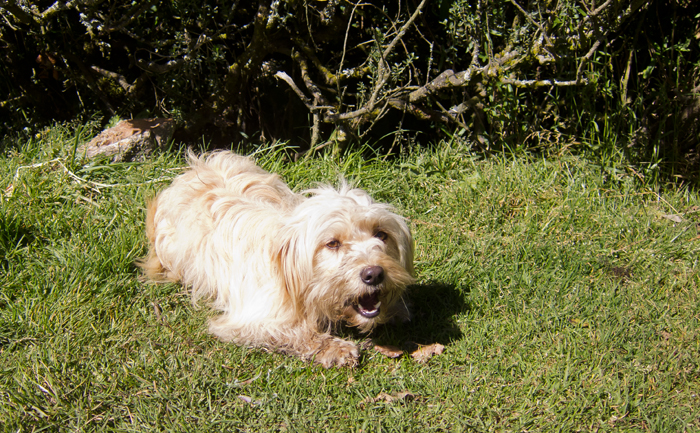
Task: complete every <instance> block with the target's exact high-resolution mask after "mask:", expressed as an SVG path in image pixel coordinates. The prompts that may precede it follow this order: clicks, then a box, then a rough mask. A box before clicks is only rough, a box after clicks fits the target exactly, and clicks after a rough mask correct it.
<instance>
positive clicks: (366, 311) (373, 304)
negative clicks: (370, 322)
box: [357, 291, 381, 318]
mask: <svg viewBox="0 0 700 433" xmlns="http://www.w3.org/2000/svg"><path fill="white" fill-rule="evenodd" d="M380 305H381V301H380V300H379V292H378V291H377V292H373V293H370V294H368V295H363V296H360V299H358V302H357V311H359V313H360V314H361V315H362V316H364V317H367V318H372V317H376V316H377V315H379V306H380Z"/></svg>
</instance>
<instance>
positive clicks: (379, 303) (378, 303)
mask: <svg viewBox="0 0 700 433" xmlns="http://www.w3.org/2000/svg"><path fill="white" fill-rule="evenodd" d="M380 305H382V301H379V302H377V303H376V304H374V309H375V310H378V309H379V306H380Z"/></svg>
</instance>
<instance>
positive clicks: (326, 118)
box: [0, 0, 700, 161]
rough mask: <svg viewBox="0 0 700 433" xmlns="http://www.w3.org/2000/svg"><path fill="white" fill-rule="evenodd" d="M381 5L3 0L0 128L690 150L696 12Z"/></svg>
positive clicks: (613, 5)
mask: <svg viewBox="0 0 700 433" xmlns="http://www.w3.org/2000/svg"><path fill="white" fill-rule="evenodd" d="M244 3H245V4H244ZM384 3H385V2H380V1H365V2H361V3H360V2H358V3H353V2H350V1H341V0H328V1H299V0H280V1H271V0H260V1H258V2H257V3H256V4H249V3H246V2H233V3H232V4H230V5H228V6H223V5H220V4H218V3H216V2H208V1H207V2H204V3H202V2H193V1H190V0H177V1H172V2H161V1H155V0H150V1H141V2H123V1H110V2H106V1H94V0H77V1H71V2H54V1H38V2H27V1H23V0H10V1H8V2H6V3H5V8H4V9H2V10H0V14H1V15H2V17H3V20H0V41H1V42H2V44H3V45H4V48H6V49H5V50H4V52H5V55H4V56H5V57H4V60H3V63H2V66H1V67H0V77H1V78H2V80H1V81H2V83H3V84H2V86H3V87H4V89H3V90H4V93H5V94H7V97H6V98H5V100H4V101H2V103H1V105H0V106H1V108H0V109H1V110H2V111H3V113H2V114H3V118H5V119H7V120H6V121H5V124H4V127H5V128H6V129H9V128H13V127H15V128H16V127H17V126H18V125H23V124H32V123H36V122H40V121H42V120H45V119H56V118H66V117H73V116H76V115H77V114H78V113H81V112H86V111H87V112H89V111H91V110H99V111H101V112H102V113H104V115H105V116H106V117H107V118H109V117H111V116H113V115H114V114H118V115H121V116H132V115H158V116H163V115H165V116H172V117H174V118H175V119H176V120H178V122H179V124H180V126H181V133H182V134H181V136H180V138H187V137H189V138H191V139H196V138H197V137H199V136H200V135H201V134H202V133H203V132H207V131H209V132H212V131H218V132H219V133H220V134H221V136H222V137H225V139H226V141H227V143H229V142H230V141H231V139H232V136H233V139H234V141H235V137H240V136H239V135H238V132H240V133H241V134H243V136H245V137H248V138H251V139H259V140H269V139H286V140H294V141H295V142H296V143H297V144H300V143H301V142H303V143H305V146H306V147H311V148H319V147H322V146H324V145H327V144H332V145H334V146H338V147H344V146H346V145H347V144H348V143H352V142H355V141H357V140H359V139H361V140H363V141H366V140H368V139H371V138H372V137H373V138H374V139H376V138H377V137H384V138H385V140H384V141H385V142H387V143H399V142H401V141H402V140H401V139H402V138H406V137H407V136H408V135H411V134H413V135H415V134H416V133H418V134H419V137H427V138H430V139H433V138H435V137H438V136H442V137H444V136H446V135H447V136H450V137H452V138H455V139H456V138H469V139H471V140H472V141H473V142H474V143H476V145H477V146H479V147H480V148H481V149H483V150H489V149H492V148H493V147H494V146H498V147H500V146H503V145H506V146H509V147H511V148H519V147H524V148H536V147H541V146H548V147H551V146H555V147H556V148H561V147H567V146H572V145H577V144H578V143H584V144H585V145H586V146H587V147H588V148H591V149H593V150H596V151H600V149H609V148H610V147H611V146H612V147H614V148H616V149H628V150H629V149H631V150H633V151H634V152H635V153H636V154H637V155H643V157H642V158H643V159H644V158H645V159H646V160H647V161H649V160H651V159H652V158H656V160H660V159H661V158H662V157H664V156H671V155H676V156H678V155H680V154H687V153H688V152H689V151H690V149H693V148H694V147H695V146H696V144H697V141H698V131H697V129H698V128H697V123H698V122H697V121H696V119H697V113H698V109H697V107H698V97H697V91H698V89H697V86H698V70H699V66H698V65H699V62H700V60H699V59H700V54H699V51H700V47H699V46H698V39H697V35H698V34H699V33H698V32H699V29H698V24H697V19H696V18H697V14H698V13H700V7H698V5H697V4H692V3H691V2H689V1H687V0H686V1H680V2H676V1H673V0H655V1H651V2H647V1H640V0H636V1H631V2H613V1H606V2H604V3H602V4H600V5H596V4H595V3H594V2H587V1H585V0H562V1H559V2H548V1H540V0H531V1H522V0H521V1H517V0H510V1H496V0H479V1H476V2H474V1H467V0H439V1H434V2H427V1H426V0H423V1H420V2H419V1H410V2H399V3H393V2H390V3H392V4H384ZM651 107H654V108H653V109H652V108H651ZM683 122H685V124H687V125H695V126H694V127H689V128H681V127H680V124H681V123H683ZM681 130H683V131H684V132H683V133H681V132H680V131H681ZM232 131H233V132H234V134H233V135H232V134H231V132H232ZM601 131H602V132H603V134H601ZM601 137H602V138H601ZM601 140H602V142H601ZM669 140H670V141H669Z"/></svg>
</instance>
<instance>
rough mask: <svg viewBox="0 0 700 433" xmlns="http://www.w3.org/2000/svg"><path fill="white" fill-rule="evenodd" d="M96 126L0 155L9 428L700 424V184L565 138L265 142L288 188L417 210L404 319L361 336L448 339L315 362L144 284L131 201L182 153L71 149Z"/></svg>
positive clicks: (412, 214)
mask: <svg viewBox="0 0 700 433" xmlns="http://www.w3.org/2000/svg"><path fill="white" fill-rule="evenodd" d="M89 132H90V131H89V129H84V130H78V131H76V132H72V131H71V130H70V129H68V128H64V127H55V128H52V129H50V130H47V131H46V132H45V133H44V134H43V135H42V136H41V137H35V138H33V139H31V140H17V141H16V143H14V144H15V148H14V150H8V151H7V152H6V154H5V155H3V156H2V157H0V173H1V176H0V197H1V198H2V202H1V204H0V254H1V255H0V268H1V269H0V291H1V292H0V430H3V431H8V432H10V431H11V432H16V431H20V432H23V431H27V432H29V431H40V430H44V431H183V432H184V431H186V432H190V431H235V430H240V431H250V432H253V431H333V432H335V431H353V432H359V431H363V432H375V431H401V432H404V431H416V432H423V431H611V430H615V431H697V430H700V397H699V396H698V390H700V367H699V363H700V335H698V331H699V329H700V327H699V321H700V302H699V299H698V297H699V296H698V295H699V293H700V291H699V285H700V284H699V283H700V277H699V276H698V257H699V255H698V252H699V251H700V237H699V225H698V224H699V223H700V197H699V196H698V194H697V193H696V192H693V191H689V190H686V189H682V188H668V189H665V190H658V191H657V190H656V189H654V188H651V187H649V186H645V185H644V184H643V183H641V182H640V181H639V180H638V179H637V178H636V177H635V176H634V173H632V172H631V171H630V172H626V171H624V170H617V171H616V170H606V169H602V168H600V167H595V166H593V165H591V164H590V163H587V162H586V161H584V160H582V159H579V158H576V157H573V156H560V157H555V158H552V159H546V160H545V159H537V158H528V157H522V158H499V157H494V158H490V159H485V160H484V159H480V158H478V157H477V156H475V155H471V154H470V153H469V152H467V151H465V150H461V149H459V148H453V147H450V146H449V145H440V146H436V148H435V150H432V151H414V152H413V153H412V154H410V155H406V156H405V157H404V158H401V159H399V160H387V161H385V160H384V159H383V158H380V157H377V158H371V157H367V155H365V157H364V158H363V157H362V156H361V155H360V154H358V153H355V154H349V155H346V156H344V157H342V158H340V159H333V158H331V157H330V156H329V157H317V158H314V159H310V160H301V161H299V162H290V161H289V158H285V150H284V149H283V148H279V147H278V148H276V149H263V150H261V151H260V152H258V154H257V158H258V160H259V162H260V163H261V164H262V165H263V166H264V167H266V168H268V169H271V170H273V171H275V172H278V173H280V174H282V175H283V176H284V178H285V179H286V180H287V181H288V182H289V183H290V185H291V186H292V187H293V188H294V189H297V190H298V189H301V188H303V187H305V186H308V185H310V184H313V182H318V181H326V182H335V181H336V180H337V179H338V176H339V174H340V173H341V172H342V173H345V174H346V175H347V176H348V177H350V178H353V179H354V180H355V181H356V183H357V184H359V185H360V186H361V187H363V188H365V189H367V190H369V191H370V192H371V193H372V194H373V195H374V196H375V197H376V198H377V199H380V200H384V201H388V202H390V203H392V204H394V205H395V206H396V207H397V209H399V211H400V212H401V213H402V214H404V215H405V216H407V217H408V218H409V220H410V225H411V227H412V230H413V232H414V235H415V239H416V248H417V250H416V251H417V254H416V270H417V277H418V283H417V285H416V286H415V287H413V288H412V299H413V304H414V312H415V318H414V320H413V322H411V323H410V324H408V325H405V326H401V327H386V328H382V329H379V330H378V331H377V332H376V333H375V334H374V335H373V337H374V339H375V341H376V342H377V343H380V344H392V345H397V346H408V345H410V344H411V343H412V342H417V343H421V344H427V343H434V342H439V343H442V344H444V345H445V346H446V350H445V352H444V353H443V354H442V355H439V356H436V357H434V358H433V359H431V360H430V361H429V362H428V363H427V364H419V363H417V362H415V361H413V360H412V359H411V358H410V357H406V356H404V357H403V358H400V359H398V360H394V359H388V358H385V357H384V356H382V355H380V354H378V353H377V352H375V351H374V350H372V349H371V348H368V349H365V350H363V353H362V357H361V365H360V367H358V368H356V369H330V370H324V369H323V368H321V367H318V366H314V365H309V364H305V363H303V362H301V361H299V360H297V359H294V358H289V357H285V356H282V355H279V354H273V353H266V352H263V351H260V350H251V349H245V348H239V347H236V346H233V345H230V344H224V343H221V342H218V341H216V340H215V339H213V338H212V337H210V336H209V335H207V333H206V318H207V315H208V313H207V311H206V309H204V308H199V309H197V308H193V307H192V305H191V304H190V302H189V299H188V297H187V295H186V293H184V292H183V290H182V289H181V288H180V287H178V286H177V285H173V284H168V285H153V284H144V283H141V282H139V280H138V272H137V270H136V269H135V267H134V265H133V262H134V260H135V259H136V258H138V257H140V256H141V255H143V254H144V253H145V251H146V244H145V236H144V233H143V231H144V230H143V219H144V202H145V200H146V198H147V197H149V196H151V195H153V194H154V193H155V192H156V191H157V190H158V189H160V188H162V187H164V186H165V185H167V179H169V178H172V177H174V176H176V175H177V174H178V173H179V172H180V169H179V167H181V166H182V160H181V159H180V157H179V156H177V155H178V152H176V151H172V152H171V153H166V154H162V155H159V156H157V157H155V158H154V159H153V160H152V161H150V162H147V163H138V164H107V163H104V162H94V163H85V162H84V161H79V160H73V157H72V155H73V149H74V147H75V144H76V143H78V142H82V141H84V140H85V138H86V137H85V136H86V135H89ZM84 135H85V136H84ZM51 161H53V162H51ZM38 164H43V165H38ZM32 165H35V166H33V167H28V166H32ZM21 167H25V168H21ZM68 170H69V171H70V172H69V171H68ZM73 175H74V176H76V177H77V178H76V177H73ZM78 178H80V180H79V179H78ZM672 215H675V216H672ZM679 218H680V219H679ZM674 220H676V221H674ZM344 332H345V333H346V335H347V336H348V337H349V338H354V339H357V340H358V341H361V340H362V339H363V338H364V336H362V335H358V334H355V333H353V332H351V331H344ZM401 392H409V393H411V395H412V396H409V397H406V398H403V399H398V400H394V401H392V402H387V401H384V400H381V399H380V400H377V401H374V400H375V397H378V396H380V395H381V393H386V394H390V395H391V394H396V395H398V393H401Z"/></svg>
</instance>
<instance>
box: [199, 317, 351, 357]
mask: <svg viewBox="0 0 700 433" xmlns="http://www.w3.org/2000/svg"><path fill="white" fill-rule="evenodd" d="M209 331H210V332H211V333H212V334H214V335H216V336H217V337H218V338H219V339H221V340H223V341H231V342H234V343H236V344H241V345H246V346H251V347H262V348H265V349H269V350H272V351H276V352H281V353H285V354H288V355H294V356H297V357H299V358H301V359H303V360H304V361H315V362H317V363H319V364H321V365H322V366H324V367H326V368H329V367H333V366H338V367H342V366H347V367H354V366H356V365H357V358H358V357H359V356H360V352H359V350H358V348H357V345H356V344H355V343H352V342H350V341H346V340H343V339H340V338H337V337H333V336H332V335H330V334H328V333H320V332H318V331H315V330H312V329H309V328H306V327H304V326H300V325H289V326H285V324H280V323H275V324H274V325H271V324H270V323H247V324H245V325H242V326H236V325H235V324H232V323H231V322H230V321H229V320H228V318H227V317H226V315H221V316H219V317H218V318H215V319H212V320H211V322H210V323H209Z"/></svg>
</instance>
